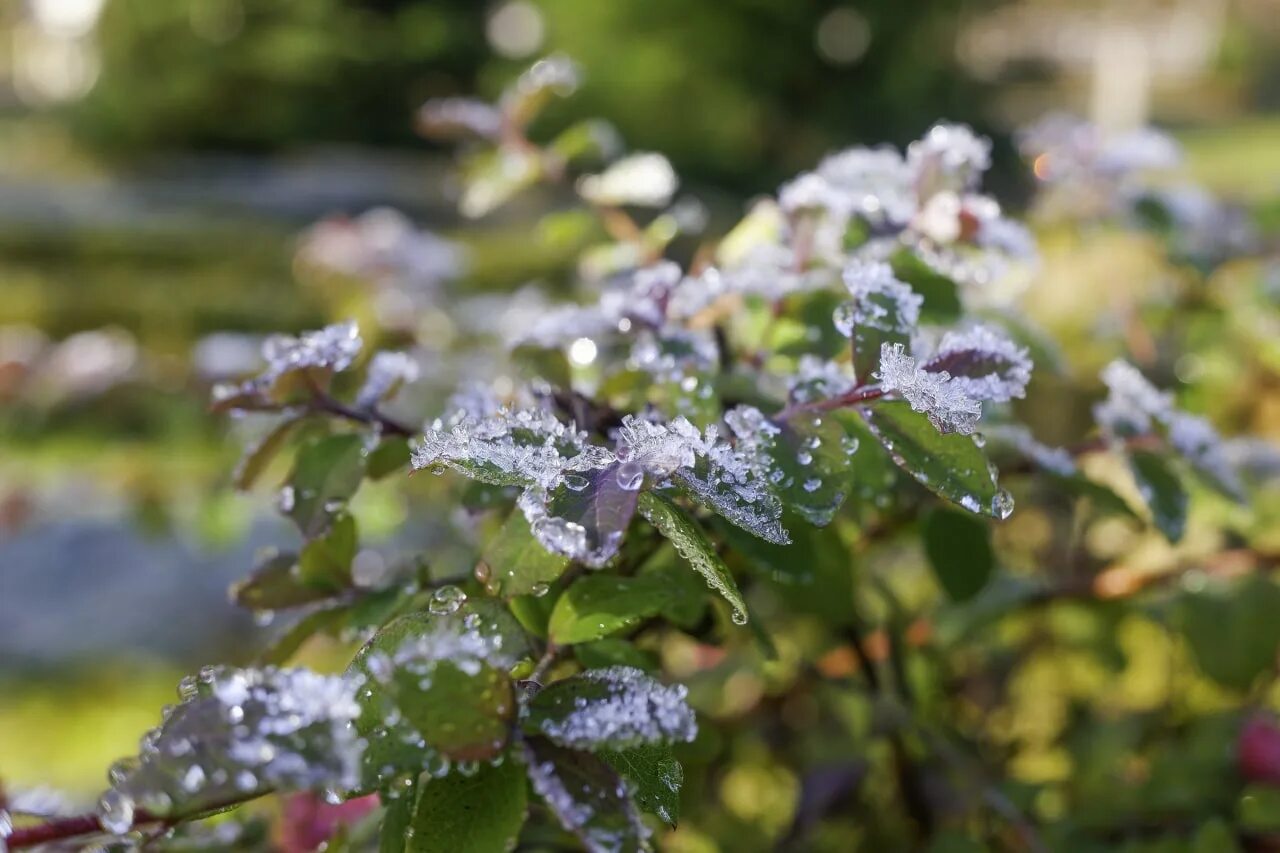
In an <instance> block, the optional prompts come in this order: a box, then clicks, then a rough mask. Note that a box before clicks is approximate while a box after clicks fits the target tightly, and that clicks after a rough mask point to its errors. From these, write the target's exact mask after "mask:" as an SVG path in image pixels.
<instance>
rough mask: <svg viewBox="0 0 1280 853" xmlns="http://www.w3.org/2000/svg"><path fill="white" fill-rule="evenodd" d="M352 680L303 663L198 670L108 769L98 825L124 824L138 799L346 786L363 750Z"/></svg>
mask: <svg viewBox="0 0 1280 853" xmlns="http://www.w3.org/2000/svg"><path fill="white" fill-rule="evenodd" d="M356 687H357V685H356V684H355V683H354V682H353V681H351V680H349V679H346V678H343V677H341V676H327V675H318V674H316V673H314V672H311V671H309V670H305V669H276V668H266V669H232V668H228V667H217V668H213V667H210V668H206V669H204V670H201V672H200V674H199V676H197V677H190V678H188V679H185V680H184V681H183V682H182V684H181V686H180V687H179V694H180V696H181V698H182V702H181V703H180V704H178V705H176V706H173V707H172V708H170V709H168V710H167V711H166V712H165V717H164V721H163V722H162V723H161V725H160V726H159V727H158V728H156V729H154V730H152V731H151V732H148V733H147V734H146V735H144V736H143V738H142V743H141V749H140V753H139V755H138V757H137V758H136V759H128V760H125V761H122V762H120V763H118V764H117V765H116V766H115V767H113V768H112V770H111V774H110V776H111V789H110V790H109V791H108V792H107V793H106V794H105V795H103V798H102V803H101V808H100V817H101V820H102V824H103V826H104V827H106V828H107V829H108V830H109V831H112V832H116V833H123V832H126V831H128V830H129V828H130V827H131V826H132V825H133V820H134V815H135V809H138V808H145V809H146V810H147V811H148V812H150V813H151V814H152V815H162V816H163V815H169V814H175V815H185V814H192V813H196V812H200V811H205V810H208V809H210V808H214V807H217V806H219V805H221V804H222V803H224V802H235V801H237V800H240V799H244V798H245V797H246V796H248V795H251V794H253V793H255V792H262V791H270V790H291V789H303V790H327V791H344V790H348V789H350V788H352V787H354V786H355V785H356V783H357V781H358V773H359V767H360V758H361V755H362V753H363V750H364V742H363V741H362V740H360V738H359V737H358V736H357V735H356V733H355V729H354V728H353V726H352V723H353V722H354V721H355V719H356V717H358V716H359V714H360V708H359V706H358V705H357V704H356V701H355V690H356Z"/></svg>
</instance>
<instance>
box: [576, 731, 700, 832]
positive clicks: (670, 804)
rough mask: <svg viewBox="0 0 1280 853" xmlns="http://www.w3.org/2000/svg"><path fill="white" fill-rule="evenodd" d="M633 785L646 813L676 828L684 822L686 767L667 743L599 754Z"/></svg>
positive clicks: (633, 794)
mask: <svg viewBox="0 0 1280 853" xmlns="http://www.w3.org/2000/svg"><path fill="white" fill-rule="evenodd" d="M596 754H597V755H598V756H599V757H600V758H603V759H604V761H605V763H606V764H608V765H609V766H610V767H612V768H613V769H614V770H616V771H618V773H619V774H620V775H621V776H622V778H623V779H625V780H626V781H627V782H628V783H630V785H631V789H632V796H634V797H635V800H636V803H637V804H639V806H640V807H641V808H643V809H644V810H645V811H648V812H652V813H653V814H655V815H657V816H658V817H659V818H660V819H661V820H662V822H663V823H665V824H667V825H668V826H672V827H674V826H675V825H676V823H677V822H678V821H679V820H680V789H681V788H682V787H683V786H684V768H683V767H681V766H680V762H679V761H677V760H676V757H675V755H674V754H673V753H672V751H671V747H670V746H669V745H666V744H646V745H644V746H636V747H632V748H631V749H624V750H621V751H618V752H614V751H612V750H607V749H606V750H601V751H600V752H598V753H596Z"/></svg>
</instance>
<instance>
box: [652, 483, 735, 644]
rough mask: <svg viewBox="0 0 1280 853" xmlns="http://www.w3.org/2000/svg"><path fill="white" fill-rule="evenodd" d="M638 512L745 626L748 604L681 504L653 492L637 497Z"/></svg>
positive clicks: (708, 540)
mask: <svg viewBox="0 0 1280 853" xmlns="http://www.w3.org/2000/svg"><path fill="white" fill-rule="evenodd" d="M640 513H641V514H642V515H643V516H644V517H645V518H646V519H648V521H649V523H650V524H652V525H653V526H654V527H656V528H657V529H658V532H659V533H661V534H662V535H663V536H665V537H666V538H667V539H669V540H670V541H671V544H672V545H674V546H675V549H676V552H677V553H678V554H679V555H680V556H681V557H683V558H684V559H685V561H686V562H688V563H689V565H690V566H691V567H692V568H693V570H694V571H695V572H697V573H698V574H700V575H702V577H703V579H704V580H705V581H706V582H707V586H709V587H711V588H712V589H714V590H716V591H717V592H719V593H720V594H721V595H722V596H724V598H725V600H726V601H728V602H729V606H730V607H732V608H733V621H734V622H735V623H736V624H738V625H745V624H746V623H747V605H746V602H745V601H743V600H742V593H741V592H739V591H738V583H737V581H735V580H734V579H733V575H732V574H730V573H729V567H728V566H726V565H725V564H724V560H722V559H720V555H719V554H717V553H716V549H715V545H713V544H712V543H711V540H710V539H708V538H707V534H706V533H704V532H703V530H702V528H701V527H699V526H698V523H697V522H696V521H694V520H693V519H692V518H690V517H689V515H688V514H687V513H685V511H684V510H682V509H680V507H678V506H676V505H675V504H673V503H672V502H671V501H669V500H667V499H666V498H664V497H662V496H661V495H658V494H656V493H654V492H645V493H644V494H642V495H641V496H640Z"/></svg>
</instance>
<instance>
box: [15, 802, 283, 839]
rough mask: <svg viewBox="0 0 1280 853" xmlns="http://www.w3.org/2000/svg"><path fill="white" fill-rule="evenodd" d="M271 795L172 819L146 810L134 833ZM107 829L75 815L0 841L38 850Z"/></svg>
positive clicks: (22, 830)
mask: <svg viewBox="0 0 1280 853" xmlns="http://www.w3.org/2000/svg"><path fill="white" fill-rule="evenodd" d="M268 793H271V792H270V791H254V792H252V793H251V794H249V795H247V796H242V797H238V798H236V799H232V800H227V801H225V802H222V803H217V804H215V805H212V806H209V807H208V808H204V809H201V810H200V811H199V812H198V813H195V814H190V815H170V816H168V817H163V816H160V815H155V814H152V813H151V812H148V811H146V810H145V809H138V810H137V811H136V812H134V815H133V823H132V825H131V827H130V828H131V829H133V828H140V827H145V826H146V825H148V824H160V825H161V826H163V827H164V828H166V829H167V828H169V827H173V826H176V825H177V824H179V823H184V822H186V821H189V820H197V819H199V818H201V817H205V816H208V815H212V814H215V813H217V812H221V811H224V810H226V809H229V808H232V807H234V806H239V805H242V804H244V803H247V802H249V801H250V800H253V799H257V798H258V797H261V796H264V795H265V794H268ZM109 832H110V830H108V829H107V828H106V827H104V826H103V825H102V819H101V818H100V817H98V815H96V814H83V815H74V816H71V817H59V818H53V819H51V820H47V821H45V822H44V823H38V824H35V825H34V826H23V827H18V828H16V829H14V830H13V831H12V832H10V833H9V835H8V837H7V838H6V837H0V841H2V842H3V843H4V845H6V846H5V849H7V850H23V849H26V848H29V847H36V846H39V845H41V844H51V843H53V842H55V841H66V840H67V839H70V838H79V837H80V836H83V835H99V834H104V833H109Z"/></svg>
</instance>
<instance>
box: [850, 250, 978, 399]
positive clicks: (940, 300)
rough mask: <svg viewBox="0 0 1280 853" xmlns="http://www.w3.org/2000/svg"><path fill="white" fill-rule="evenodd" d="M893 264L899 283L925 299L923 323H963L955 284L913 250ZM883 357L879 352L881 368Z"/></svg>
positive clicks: (922, 308) (900, 254) (902, 253)
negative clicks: (881, 358)
mask: <svg viewBox="0 0 1280 853" xmlns="http://www.w3.org/2000/svg"><path fill="white" fill-rule="evenodd" d="M889 263H890V265H891V266H892V267H893V274H894V275H895V276H897V277H898V279H899V280H901V281H905V282H906V283H907V284H909V285H911V289H912V290H914V291H915V292H916V293H918V294H920V295H921V296H923V297H924V304H923V305H921V306H920V320H921V322H924V323H935V324H937V325H947V324H950V323H954V322H955V321H956V320H959V319H960V314H961V310H962V306H961V304H960V288H959V287H957V286H956V283H955V282H954V281H953V280H951V279H950V278H948V277H947V276H945V275H943V274H942V273H940V272H938V271H937V270H935V269H933V268H932V267H930V266H929V265H928V264H926V263H925V262H924V261H922V260H920V258H918V257H917V256H916V254H915V252H912V251H911V250H910V249H902V250H901V251H899V252H898V253H897V254H895V255H894V256H893V257H892V258H891V259H890V261H889ZM879 354H880V350H879V348H877V349H876V357H877V364H878V359H879ZM858 375H859V376H861V375H863V374H858Z"/></svg>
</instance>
